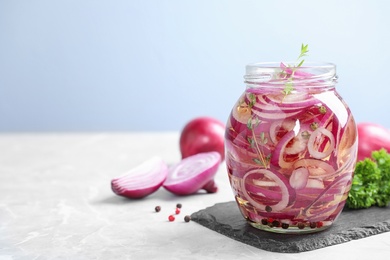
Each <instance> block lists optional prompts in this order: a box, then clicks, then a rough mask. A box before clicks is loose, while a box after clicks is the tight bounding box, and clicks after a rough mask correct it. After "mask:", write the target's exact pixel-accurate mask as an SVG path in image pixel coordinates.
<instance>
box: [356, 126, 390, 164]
mask: <svg viewBox="0 0 390 260" xmlns="http://www.w3.org/2000/svg"><path fill="white" fill-rule="evenodd" d="M357 129H358V138H359V139H358V140H359V141H358V158H357V159H358V161H360V160H364V159H365V158H371V154H372V152H373V151H376V150H380V149H382V148H384V149H386V150H387V151H390V130H388V129H387V128H385V127H384V126H382V125H379V124H374V123H369V122H364V123H358V124H357Z"/></svg>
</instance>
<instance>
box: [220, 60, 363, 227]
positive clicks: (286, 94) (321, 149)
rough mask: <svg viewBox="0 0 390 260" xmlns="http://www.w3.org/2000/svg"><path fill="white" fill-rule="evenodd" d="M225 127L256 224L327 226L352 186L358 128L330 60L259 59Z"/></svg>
mask: <svg viewBox="0 0 390 260" xmlns="http://www.w3.org/2000/svg"><path fill="white" fill-rule="evenodd" d="M244 78H245V83H246V89H245V91H244V93H243V94H242V95H241V96H240V98H239V99H238V101H237V103H236V104H235V105H234V107H233V109H232V111H231V114H230V116H229V119H228V122H227V125H226V133H225V150H226V165H227V170H228V175H229V181H230V185H231V187H232V190H233V193H234V196H235V199H236V201H237V204H238V207H239V209H240V211H241V213H242V215H243V216H244V218H245V219H247V221H248V222H249V223H250V224H251V225H252V226H254V227H256V228H258V229H262V230H266V231H270V232H277V233H311V232H317V231H320V230H323V229H326V228H328V227H329V226H331V225H332V223H333V222H334V221H335V220H336V219H337V217H338V216H339V214H340V213H341V211H342V209H343V207H344V204H345V202H346V199H347V197H348V192H349V190H350V188H351V183H352V178H353V171H354V168H355V164H356V156H357V129H356V124H355V121H354V118H353V116H352V114H351V111H350V109H349V108H348V106H347V105H346V103H345V102H344V100H343V99H342V98H341V97H340V95H339V94H338V93H337V91H336V81H337V76H336V67H335V65H334V64H331V63H304V64H303V65H302V66H300V67H293V66H289V65H284V64H283V63H255V64H250V65H248V66H247V67H246V75H245V77H244Z"/></svg>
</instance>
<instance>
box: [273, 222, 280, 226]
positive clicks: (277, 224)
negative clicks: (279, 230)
mask: <svg viewBox="0 0 390 260" xmlns="http://www.w3.org/2000/svg"><path fill="white" fill-rule="evenodd" d="M279 225H280V222H279V221H277V220H274V221H272V226H273V227H279Z"/></svg>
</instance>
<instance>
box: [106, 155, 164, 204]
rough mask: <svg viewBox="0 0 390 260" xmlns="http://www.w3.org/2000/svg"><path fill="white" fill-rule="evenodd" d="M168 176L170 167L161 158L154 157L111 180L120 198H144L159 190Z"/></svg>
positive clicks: (112, 187) (113, 188)
mask: <svg viewBox="0 0 390 260" xmlns="http://www.w3.org/2000/svg"><path fill="white" fill-rule="evenodd" d="M167 174H168V166H167V165H166V164H165V162H164V161H163V160H162V159H161V158H160V157H153V158H151V159H149V160H147V161H145V162H143V163H141V164H140V165H138V166H137V167H135V168H133V169H131V170H130V171H128V172H126V173H125V174H124V175H122V176H120V177H117V178H114V179H113V180H111V189H112V191H113V192H114V193H115V194H117V195H119V196H123V197H127V198H132V199H139V198H143V197H146V196H148V195H150V194H152V193H153V192H155V191H156V190H158V189H159V188H160V187H161V185H162V184H163V183H164V181H165V179H166V177H167Z"/></svg>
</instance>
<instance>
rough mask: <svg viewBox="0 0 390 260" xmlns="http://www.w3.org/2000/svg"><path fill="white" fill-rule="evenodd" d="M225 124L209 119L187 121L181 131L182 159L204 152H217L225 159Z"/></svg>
mask: <svg viewBox="0 0 390 260" xmlns="http://www.w3.org/2000/svg"><path fill="white" fill-rule="evenodd" d="M224 136H225V124H223V123H222V122H220V121H218V120H217V119H214V118H211V117H198V118H195V119H193V120H191V121H189V122H188V123H187V124H186V125H185V126H184V128H183V130H182V131H181V135H180V152H181V155H182V159H184V158H187V157H189V156H191V155H195V154H198V153H204V152H212V151H215V152H218V153H219V154H220V155H221V161H223V160H224V158H225V148H224Z"/></svg>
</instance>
